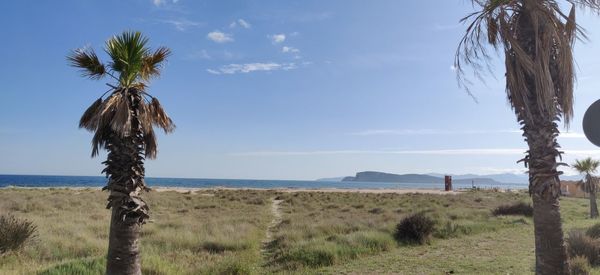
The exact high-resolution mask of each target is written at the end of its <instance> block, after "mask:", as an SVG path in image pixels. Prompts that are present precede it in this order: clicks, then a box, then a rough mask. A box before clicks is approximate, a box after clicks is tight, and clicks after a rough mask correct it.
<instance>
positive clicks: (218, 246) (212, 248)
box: [200, 241, 249, 253]
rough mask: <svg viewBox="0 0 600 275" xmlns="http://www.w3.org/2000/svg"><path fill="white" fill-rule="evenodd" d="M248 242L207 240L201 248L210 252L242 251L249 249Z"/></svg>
mask: <svg viewBox="0 0 600 275" xmlns="http://www.w3.org/2000/svg"><path fill="white" fill-rule="evenodd" d="M248 247H249V246H248V245H247V244H241V243H240V244H238V243H224V242H210V241H206V242H204V243H202V245H201V246H200V248H201V249H202V250H204V251H207V252H209V253H224V252H226V251H240V250H244V249H247V248H248Z"/></svg>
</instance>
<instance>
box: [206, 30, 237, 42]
mask: <svg viewBox="0 0 600 275" xmlns="http://www.w3.org/2000/svg"><path fill="white" fill-rule="evenodd" d="M206 38H208V39H210V40H212V41H214V42H216V43H227V42H232V41H233V36H232V35H231V34H227V33H224V32H220V31H218V30H215V31H212V32H209V33H208V34H207V35H206Z"/></svg>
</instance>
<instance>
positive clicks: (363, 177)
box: [342, 171, 500, 184]
mask: <svg viewBox="0 0 600 275" xmlns="http://www.w3.org/2000/svg"><path fill="white" fill-rule="evenodd" d="M342 181H360V182H394V183H443V182H444V178H443V177H436V176H431V175H421V174H404V175H398V174H390V173H384V172H376V171H365V172H358V173H356V176H354V177H345V178H343V179H342ZM452 182H453V183H463V184H466V183H477V184H499V183H500V182H498V181H495V180H494V179H490V178H463V179H453V180H452Z"/></svg>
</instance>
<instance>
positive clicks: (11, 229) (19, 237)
mask: <svg viewBox="0 0 600 275" xmlns="http://www.w3.org/2000/svg"><path fill="white" fill-rule="evenodd" d="M36 231H37V228H36V227H35V225H33V223H32V222H30V221H28V220H21V219H17V218H15V217H14V216H12V215H3V216H0V254H4V253H6V252H8V251H14V250H19V249H21V248H22V247H23V246H24V245H25V243H26V242H27V241H29V240H31V239H32V238H33V237H34V236H35V233H36Z"/></svg>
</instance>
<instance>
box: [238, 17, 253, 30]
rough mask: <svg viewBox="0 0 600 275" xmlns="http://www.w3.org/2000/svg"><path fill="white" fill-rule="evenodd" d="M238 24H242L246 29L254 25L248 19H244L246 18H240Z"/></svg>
mask: <svg viewBox="0 0 600 275" xmlns="http://www.w3.org/2000/svg"><path fill="white" fill-rule="evenodd" d="M238 24H240V26H242V27H243V28H244V29H249V28H250V27H252V25H250V23H248V21H246V20H244V19H241V18H240V19H238Z"/></svg>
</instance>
